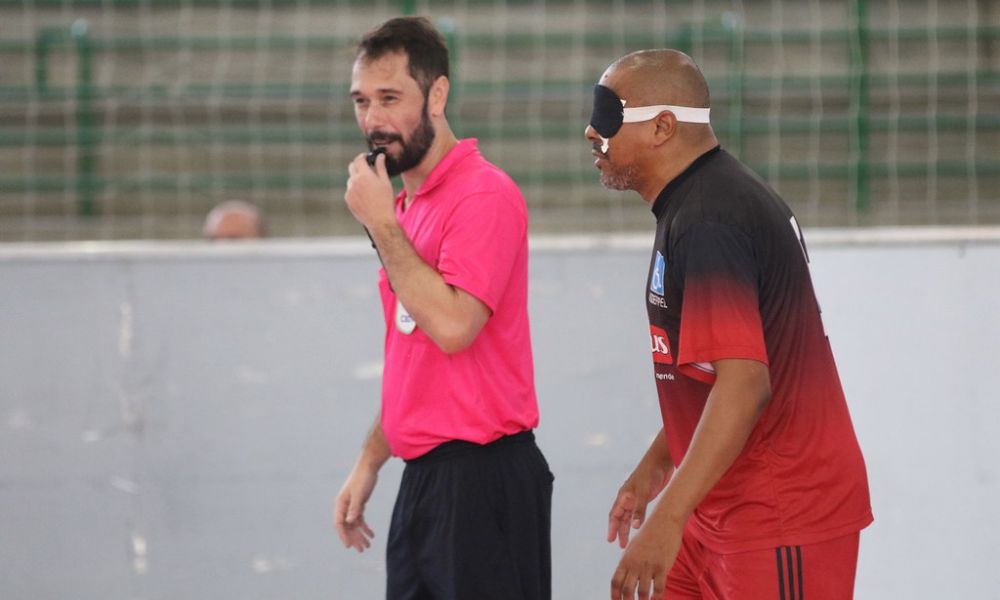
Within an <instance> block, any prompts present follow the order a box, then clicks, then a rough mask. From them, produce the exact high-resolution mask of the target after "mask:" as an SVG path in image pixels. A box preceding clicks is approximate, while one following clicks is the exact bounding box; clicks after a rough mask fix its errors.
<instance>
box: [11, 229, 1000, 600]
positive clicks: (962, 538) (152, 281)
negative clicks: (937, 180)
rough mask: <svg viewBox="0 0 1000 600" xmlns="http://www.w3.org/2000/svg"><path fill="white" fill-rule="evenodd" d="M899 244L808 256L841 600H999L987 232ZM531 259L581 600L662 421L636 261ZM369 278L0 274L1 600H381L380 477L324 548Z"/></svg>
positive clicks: (566, 254)
mask: <svg viewBox="0 0 1000 600" xmlns="http://www.w3.org/2000/svg"><path fill="white" fill-rule="evenodd" d="M896 235H897V237H898V238H899V239H897V240H896V241H893V240H892V239H890V237H886V236H885V235H883V236H881V237H878V236H876V237H878V239H880V240H881V241H873V239H874V237H873V236H868V235H867V234H866V233H864V232H856V233H853V234H843V235H841V234H837V233H834V234H829V233H827V232H818V231H817V232H807V236H808V239H810V240H811V242H812V243H811V253H812V257H813V275H814V279H815V282H816V286H817V288H818V290H819V293H820V300H821V303H822V306H823V308H824V316H825V322H826V326H827V330H828V331H829V333H830V336H831V340H832V342H833V346H834V350H835V352H836V354H837V359H838V363H839V366H840V369H841V375H842V378H843V380H844V384H845V387H846V390H847V394H848V399H849V402H850V406H851V410H852V414H853V416H854V420H855V425H856V427H857V431H858V435H859V438H860V440H861V444H862V448H863V449H864V451H865V455H866V458H867V461H868V468H869V474H870V478H871V486H872V494H873V501H874V510H875V515H876V522H875V524H874V525H873V526H872V527H871V528H869V529H868V530H866V531H865V532H864V534H863V537H862V549H861V561H860V567H859V575H858V584H857V590H858V594H857V596H858V597H859V598H880V597H895V598H908V599H922V598H927V599H937V598H1000V572H998V571H997V569H995V568H994V566H993V565H994V562H995V560H996V558H997V557H998V556H1000V468H998V467H997V457H998V456H1000V436H998V435H997V433H996V430H997V427H998V425H1000V408H998V403H997V402H996V400H997V398H998V391H997V390H1000V369H998V368H997V366H996V364H995V363H996V361H997V358H998V355H1000V316H998V313H997V311H996V306H997V301H996V296H997V295H998V293H1000V283H998V281H1000V279H998V274H1000V232H998V231H996V230H993V231H986V232H983V231H978V232H976V231H965V232H960V233H959V234H957V235H949V234H947V232H945V234H943V235H942V234H941V233H940V232H936V233H935V232H916V233H914V232H909V233H907V232H902V233H900V232H897V234H896ZM852 236H853V237H852ZM918 238H924V239H925V241H923V242H921V241H917V240H918ZM976 238H978V240H977V239H976ZM927 240H930V241H927ZM537 242H538V243H536V245H535V247H534V251H533V256H532V271H531V286H532V287H531V314H532V319H533V321H532V329H533V335H534V341H535V359H536V365H537V382H538V388H539V392H540V394H539V395H540V400H541V408H542V419H543V420H542V425H541V427H540V429H539V432H538V436H539V440H540V445H541V446H542V448H543V450H544V451H545V453H546V454H547V456H548V458H549V461H550V463H551V465H552V468H553V470H554V472H555V474H556V487H555V490H556V491H555V500H554V526H553V551H554V595H555V598H558V599H568V598H599V597H603V596H604V594H605V590H606V589H607V586H608V582H609V579H610V576H611V572H612V571H613V569H614V566H615V564H616V560H617V556H618V551H617V550H616V548H615V547H612V546H611V545H609V544H606V543H605V542H604V541H603V535H604V530H605V527H606V518H607V517H606V515H607V510H608V507H609V503H610V502H611V500H612V498H613V495H614V493H615V491H616V489H617V486H618V485H619V483H620V482H621V480H622V479H623V478H624V477H625V476H626V475H627V473H628V471H629V470H630V469H631V467H632V466H633V464H634V462H635V461H636V460H637V459H638V458H639V456H640V455H641V453H642V451H643V450H644V448H645V447H646V445H647V443H648V440H649V439H650V436H651V435H653V433H654V432H655V431H656V429H657V423H658V419H659V416H658V410H657V407H656V401H655V392H654V386H653V380H652V377H651V374H650V368H649V367H650V365H649V357H648V349H647V344H648V340H647V336H646V326H645V322H644V320H645V314H644V309H643V304H642V298H643V295H642V287H643V282H644V277H645V270H646V267H647V264H648V261H647V252H648V242H649V240H648V239H647V238H602V239H597V240H594V239H590V240H586V239H574V238H560V239H556V240H554V239H548V240H537ZM376 267H377V263H376V260H375V258H374V256H373V254H372V253H371V251H370V249H367V248H365V242H360V241H349V242H339V243H334V242H328V243H306V242H297V243H287V242H265V243H260V244H255V245H246V246H244V245H238V246H235V247H234V246H212V247H209V246H202V245H198V244H190V245H177V244H174V245H164V244H159V245H148V244H146V245H122V244H119V245H111V246H107V245H86V244H80V245H72V246H41V247H39V246H12V245H8V246H0V281H2V282H3V283H2V285H0V382H2V385H0V597H2V598H4V599H8V598H10V599H22V598H24V599H31V600H46V599H57V598H58V599H62V598H76V599H81V600H86V599H101V600H107V599H139V598H142V599H165V600H166V599H175V598H244V599H256V598H260V599H264V598H296V599H312V598H317V599H318V598H324V599H340V598H377V597H380V596H381V595H382V594H383V589H384V586H383V577H384V566H383V552H384V541H385V537H386V533H387V526H388V520H389V511H390V509H391V504H392V501H393V497H394V493H395V489H396V486H397V483H398V478H399V474H400V471H401V469H400V464H399V462H398V461H391V462H390V464H389V465H388V466H387V467H386V468H385V469H384V471H383V475H382V477H381V480H380V483H379V487H378V488H377V489H376V491H375V494H374V497H373V499H372V501H371V504H370V507H369V515H368V516H369V522H370V523H371V524H372V525H373V527H374V528H375V530H376V535H377V537H376V540H375V546H374V548H373V549H372V550H371V551H369V552H367V553H365V554H362V555H358V554H355V553H353V552H349V551H347V550H344V549H343V548H342V547H340V545H339V542H338V541H337V539H336V536H335V534H334V532H333V529H332V526H331V512H332V511H331V507H332V499H333V497H334V496H335V494H336V492H337V490H338V488H339V486H340V484H341V482H342V481H343V478H344V477H345V476H346V473H347V471H348V469H349V468H350V466H351V464H352V462H353V460H354V458H355V456H356V452H357V450H358V447H359V444H360V442H361V440H362V438H363V436H364V434H365V432H366V431H367V428H368V426H369V425H370V423H371V420H372V418H373V416H374V414H375V410H376V405H377V398H378V387H379V371H380V367H381V363H380V338H381V332H382V324H381V322H380V309H379V305H378V298H377V295H376V293H375V278H374V271H375V269H376Z"/></svg>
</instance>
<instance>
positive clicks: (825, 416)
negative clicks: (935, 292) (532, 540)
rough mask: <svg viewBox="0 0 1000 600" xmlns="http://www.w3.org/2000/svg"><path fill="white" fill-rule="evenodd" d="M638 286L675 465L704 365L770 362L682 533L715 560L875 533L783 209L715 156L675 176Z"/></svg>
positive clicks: (799, 250) (705, 386) (794, 231)
mask: <svg viewBox="0 0 1000 600" xmlns="http://www.w3.org/2000/svg"><path fill="white" fill-rule="evenodd" d="M653 213H654V214H655V215H656V218H657V228H656V242H655V244H654V247H653V254H652V259H651V261H650V268H649V280H648V285H647V288H646V307H647V310H648V312H649V326H650V339H651V345H652V352H653V366H654V372H655V376H656V387H657V392H658V394H659V399H660V409H661V412H662V414H663V423H664V431H665V433H666V438H667V443H668V445H669V449H670V454H671V457H672V458H673V460H674V463H675V464H678V465H679V464H680V463H681V461H682V460H683V459H684V455H685V453H686V452H687V448H688V445H689V444H690V442H691V438H692V436H693V435H694V431H695V427H696V426H697V424H698V421H699V419H700V418H701V413H702V410H703V409H704V407H705V402H706V400H707V398H708V393H709V391H710V390H711V388H712V384H713V382H714V381H715V373H714V370H713V368H712V362H713V361H716V360H720V359H727V358H737V359H750V360H756V361H760V362H762V363H764V364H766V365H767V366H768V369H769V372H770V378H771V401H770V402H769V403H768V405H767V407H766V408H765V409H764V411H763V412H762V413H761V415H760V418H759V420H758V422H757V424H756V426H755V427H754V430H753V432H752V433H751V435H750V438H749V440H748V442H747V444H746V447H745V448H744V449H743V452H742V453H741V454H740V455H739V457H738V458H737V459H736V461H735V462H734V464H733V465H732V467H731V468H730V469H729V470H728V471H727V472H726V474H725V475H724V476H723V477H722V479H721V480H720V481H719V482H718V484H716V486H715V487H714V488H713V489H712V491H711V492H709V494H708V495H707V496H706V497H705V499H704V500H703V501H702V502H701V504H700V505H699V506H698V508H697V509H696V511H695V513H694V514H693V516H692V518H691V520H690V523H689V527H690V529H691V531H692V533H693V534H694V535H695V536H696V537H697V538H699V540H700V541H701V542H702V543H703V544H705V546H707V547H708V548H710V549H712V550H714V551H716V552H719V553H730V552H741V551H744V550H753V549H759V548H765V547H776V546H797V545H803V544H810V543H814V542H819V541H824V540H827V539H832V538H834V537H837V536H840V535H845V534H848V533H853V532H855V531H858V530H860V529H862V528H863V527H865V526H866V525H868V524H869V523H871V521H872V513H871V503H870V499H869V493H868V479H867V475H866V472H865V464H864V459H863V457H862V455H861V450H860V448H859V446H858V442H857V438H856V436H855V433H854V427H853V425H852V424H851V417H850V415H849V414H848V410H847V403H846V402H845V400H844V393H843V390H842V388H841V385H840V378H839V376H838V375H837V367H836V365H835V363H834V360H833V353H832V352H831V350H830V343H829V340H828V339H827V337H826V334H825V332H824V331H823V323H822V321H821V319H820V310H819V305H818V303H817V301H816V295H815V292H814V291H813V286H812V280H811V278H810V276H809V264H808V255H807V252H806V247H805V242H804V240H803V238H802V233H801V231H800V229H799V226H798V224H797V223H796V221H795V217H794V215H793V214H792V212H791V210H790V209H789V208H788V206H787V205H786V204H785V203H784V201H783V200H782V199H781V198H780V197H779V196H778V194H777V193H776V192H775V191H774V190H772V189H771V188H770V187H769V186H768V185H767V184H766V183H764V181H762V180H761V179H760V178H759V177H757V176H756V175H755V174H754V173H753V172H752V171H750V170H749V169H748V168H747V167H746V166H744V165H743V164H742V163H740V162H739V161H738V160H737V159H736V158H734V157H733V156H732V155H730V154H729V153H728V152H726V151H724V150H721V149H720V148H718V147H716V148H714V149H712V150H710V151H708V152H706V153H705V154H703V155H702V156H701V157H699V158H698V159H697V160H696V161H695V162H694V163H692V164H691V166H690V167H688V168H687V169H686V170H685V171H684V172H683V173H682V174H680V175H679V176H678V177H676V178H675V179H674V180H672V181H671V182H670V183H669V184H668V185H667V187H666V188H664V190H663V191H662V192H661V193H660V195H659V197H658V198H657V199H656V202H655V203H654V205H653Z"/></svg>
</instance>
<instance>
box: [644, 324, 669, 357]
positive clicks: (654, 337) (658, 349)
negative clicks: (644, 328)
mask: <svg viewBox="0 0 1000 600" xmlns="http://www.w3.org/2000/svg"><path fill="white" fill-rule="evenodd" d="M649 343H650V346H651V349H652V351H653V362H654V363H658V364H661V365H672V364H674V359H673V357H672V356H670V341H669V340H667V332H666V331H664V330H663V329H661V328H660V327H657V326H655V325H650V326H649Z"/></svg>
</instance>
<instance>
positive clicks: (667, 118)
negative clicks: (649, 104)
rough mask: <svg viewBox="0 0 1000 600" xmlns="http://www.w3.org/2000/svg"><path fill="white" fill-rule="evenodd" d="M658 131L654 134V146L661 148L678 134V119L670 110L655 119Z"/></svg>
mask: <svg viewBox="0 0 1000 600" xmlns="http://www.w3.org/2000/svg"><path fill="white" fill-rule="evenodd" d="M653 122H654V123H655V124H656V130H655V131H654V132H653V145H654V146H661V145H663V144H665V143H667V142H669V141H670V138H672V137H674V135H676V134H677V117H676V116H675V115H674V113H672V112H670V111H669V110H665V111H663V112H661V113H660V114H658V115H656V118H655V119H653Z"/></svg>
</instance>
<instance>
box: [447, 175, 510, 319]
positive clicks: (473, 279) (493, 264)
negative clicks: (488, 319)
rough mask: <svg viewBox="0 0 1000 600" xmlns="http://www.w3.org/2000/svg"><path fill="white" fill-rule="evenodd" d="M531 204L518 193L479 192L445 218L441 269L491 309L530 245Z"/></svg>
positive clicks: (463, 201) (494, 308)
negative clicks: (528, 241)
mask: <svg viewBox="0 0 1000 600" xmlns="http://www.w3.org/2000/svg"><path fill="white" fill-rule="evenodd" d="M527 229H528V217H527V210H526V209H525V208H524V200H523V199H521V196H520V194H511V193H506V194H505V193H503V192H479V193H475V194H472V195H469V196H466V197H465V198H463V199H462V200H461V201H460V202H458V203H457V204H456V206H455V209H454V210H453V211H452V213H451V214H450V215H449V217H448V219H447V220H446V222H445V223H444V230H443V232H442V239H441V251H440V254H439V255H438V265H437V266H438V272H440V273H441V275H442V276H443V277H444V280H445V282H446V283H448V284H449V285H453V286H456V287H460V288H462V289H463V290H465V291H466V292H468V293H470V294H472V295H473V296H475V297H476V298H478V299H479V300H480V301H482V302H483V304H485V305H486V306H487V307H488V308H489V309H490V312H496V309H497V306H498V305H499V303H500V300H501V298H502V297H503V294H504V291H505V289H506V287H507V281H508V280H509V279H510V274H511V272H512V270H513V268H514V264H515V261H517V260H518V257H519V256H521V253H522V252H524V251H526V244H527V240H526V235H527Z"/></svg>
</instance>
